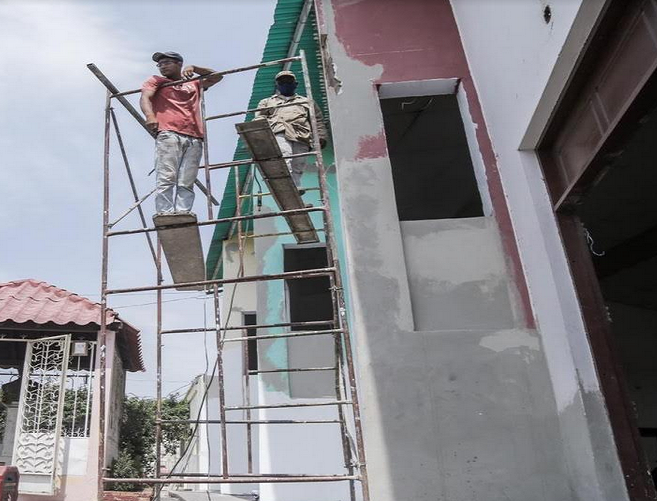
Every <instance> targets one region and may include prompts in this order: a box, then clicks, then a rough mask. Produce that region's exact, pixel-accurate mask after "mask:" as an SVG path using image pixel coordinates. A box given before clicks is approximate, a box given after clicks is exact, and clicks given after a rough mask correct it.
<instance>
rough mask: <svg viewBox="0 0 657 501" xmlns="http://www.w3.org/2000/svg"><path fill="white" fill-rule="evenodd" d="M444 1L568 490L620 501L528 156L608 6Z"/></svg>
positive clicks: (552, 226)
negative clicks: (492, 160) (503, 214)
mask: <svg viewBox="0 0 657 501" xmlns="http://www.w3.org/2000/svg"><path fill="white" fill-rule="evenodd" d="M451 4H452V7H453V10H454V14H455V18H456V21H457V24H458V29H459V33H460V36H461V39H462V43H463V46H464V50H465V53H466V55H467V59H468V64H469V67H470V71H471V73H472V76H473V81H474V84H475V87H476V89H477V92H478V96H479V99H480V101H481V105H482V110H483V113H484V115H485V117H486V124H487V127H488V130H489V134H490V137H491V140H492V143H493V148H494V150H495V153H496V156H497V163H498V170H499V174H500V177H501V180H502V185H503V188H504V193H505V198H506V201H507V205H508V208H509V213H510V216H511V219H512V221H513V226H514V229H515V232H516V236H517V242H518V248H519V250H520V254H521V257H522V262H523V269H524V273H525V277H526V280H527V283H528V289H529V293H530V297H531V302H532V310H533V313H534V317H535V320H536V323H537V325H538V327H539V331H540V333H541V344H542V346H543V349H544V351H545V354H546V360H547V363H548V368H549V371H550V378H551V380H552V387H553V389H554V394H555V398H556V403H557V409H558V412H559V421H560V430H561V436H562V441H563V443H564V445H565V448H566V451H567V453H566V461H567V465H568V468H569V470H570V472H569V475H570V476H571V478H572V479H573V480H572V482H573V487H574V489H575V492H576V493H577V496H578V498H579V499H608V500H623V499H627V491H626V489H625V486H624V479H623V477H622V472H621V470H620V467H619V463H618V455H617V452H616V446H615V443H614V440H613V436H612V434H611V430H610V425H609V420H608V417H607V410H606V408H605V403H604V399H603V397H602V394H601V391H600V386H599V381H598V376H597V374H596V369H595V366H594V363H593V358H592V355H591V350H590V346H589V343H588V340H587V336H586V332H585V330H584V325H583V322H582V314H581V311H580V309H579V305H578V301H577V297H576V294H575V290H574V287H573V283H572V278H571V276H570V272H569V269H568V264H567V262H566V258H565V253H564V249H563V245H562V243H561V238H560V235H559V231H558V228H557V224H556V221H555V217H554V212H553V210H552V206H551V203H550V199H549V196H548V193H547V190H546V186H545V181H544V178H543V174H542V171H541V166H540V164H539V161H538V157H537V155H536V153H535V152H534V151H532V150H533V149H534V148H537V147H538V145H539V143H540V138H541V135H542V134H543V132H544V130H545V128H546V127H547V124H548V123H549V120H550V117H551V115H552V113H554V111H555V109H556V107H557V106H558V103H559V99H560V96H561V95H562V93H563V92H564V90H565V89H566V87H567V84H568V80H569V78H570V76H571V74H572V73H573V71H574V69H575V68H576V64H577V61H578V60H579V58H580V57H581V54H582V52H583V51H584V50H585V47H586V45H587V43H588V40H589V38H590V36H591V33H592V31H593V30H594V28H595V26H596V24H597V23H598V21H599V19H600V16H601V15H602V13H603V12H604V10H605V8H606V6H607V5H608V4H609V2H608V1H607V0H586V1H582V0H552V1H549V2H548V1H547V0H540V1H529V2H486V1H484V0H452V1H451ZM548 6H549V7H550V10H551V17H550V19H549V21H548V22H546V21H545V19H544V10H545V9H546V8H547V7H548ZM484 19H485V22H482V20H484Z"/></svg>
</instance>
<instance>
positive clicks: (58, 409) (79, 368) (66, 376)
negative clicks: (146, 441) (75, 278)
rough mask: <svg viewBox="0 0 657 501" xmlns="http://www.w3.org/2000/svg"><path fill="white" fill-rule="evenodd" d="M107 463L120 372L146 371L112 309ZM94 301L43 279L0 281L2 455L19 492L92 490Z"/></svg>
mask: <svg viewBox="0 0 657 501" xmlns="http://www.w3.org/2000/svg"><path fill="white" fill-rule="evenodd" d="M108 317H109V318H108V319H107V325H108V329H109V330H108V332H107V352H106V354H107V360H108V363H107V373H106V374H107V376H106V377H107V380H106V381H107V386H106V395H107V397H106V398H107V400H106V401H107V407H106V414H107V418H106V419H107V421H106V422H107V432H106V438H105V441H106V442H105V443H106V453H107V457H106V464H110V463H111V460H112V459H113V458H114V457H116V455H117V454H118V446H119V425H120V419H121V409H122V404H123V397H124V390H125V374H126V372H127V371H132V372H134V371H143V370H144V366H143V361H142V359H141V341H140V337H139V331H138V330H137V329H135V328H134V327H133V326H131V325H130V324H128V323H127V322H125V321H123V320H122V319H120V318H119V316H118V315H117V314H116V313H115V312H113V311H111V310H110V313H109V315H108ZM99 328H100V305H99V304H98V303H94V302H92V301H90V300H89V299H87V298H84V297H82V296H78V295H77V294H73V293H71V292H69V291H66V290H64V289H60V288H58V287H55V286H53V285H50V284H47V283H45V282H39V281H36V280H16V281H13V282H8V283H3V284H0V369H1V371H0V388H1V390H2V391H1V397H2V398H0V464H6V465H13V466H16V467H18V469H19V472H20V475H21V476H20V483H19V496H18V501H89V500H90V499H96V497H97V495H98V493H97V489H98V482H97V466H98V436H99V430H98V413H99V392H100V388H99V382H98V377H97V373H98V364H99V357H100V354H99V353H98V350H97V349H96V346H97V343H98V341H97V336H98V330H99Z"/></svg>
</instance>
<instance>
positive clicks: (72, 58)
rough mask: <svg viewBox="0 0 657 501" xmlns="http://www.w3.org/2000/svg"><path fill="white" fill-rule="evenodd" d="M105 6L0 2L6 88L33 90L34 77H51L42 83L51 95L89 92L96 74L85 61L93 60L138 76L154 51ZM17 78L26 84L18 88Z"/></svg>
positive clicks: (123, 76) (117, 71)
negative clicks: (16, 84) (147, 49)
mask: <svg viewBox="0 0 657 501" xmlns="http://www.w3.org/2000/svg"><path fill="white" fill-rule="evenodd" d="M103 6H104V3H97V2H86V3H83V2H65V1H57V2H41V1H18V0H5V1H2V2H0V25H1V26H2V27H3V29H2V31H1V32H0V47H3V56H2V58H3V63H4V64H3V65H4V67H5V68H7V69H9V70H10V71H9V73H8V76H9V78H5V79H3V81H2V83H0V88H4V91H5V92H7V91H12V92H14V91H18V92H19V93H23V92H24V93H29V92H30V91H31V90H33V89H34V88H35V86H34V85H30V82H33V83H34V82H37V81H38V82H39V83H41V82H44V81H46V82H47V85H43V86H39V87H40V89H43V91H45V94H46V96H47V97H51V96H52V95H54V94H59V93H62V92H65V93H76V92H80V91H85V90H86V89H88V88H89V81H90V79H91V78H93V77H92V75H91V74H90V73H89V71H88V70H87V68H86V66H85V65H86V63H89V62H96V63H97V64H98V65H99V66H100V67H101V68H102V69H103V70H104V71H106V72H107V73H108V74H113V75H120V76H121V79H122V80H124V81H138V78H139V76H140V75H141V74H143V68H144V61H148V60H149V59H148V54H147V53H146V52H145V51H143V50H141V49H140V48H139V46H140V44H139V41H138V39H136V37H135V36H134V34H133V33H131V32H129V31H127V30H124V29H123V28H122V27H121V23H120V20H119V19H116V17H113V16H111V15H109V14H108V12H109V11H107V9H106V8H104V7H103ZM12 73H13V74H12ZM16 78H17V79H18V80H19V81H20V82H22V83H23V84H24V86H21V87H22V88H19V89H16V86H15V79H16ZM135 79H137V80H135ZM3 95H4V96H7V94H6V93H3ZM33 97H36V98H41V97H42V94H41V93H40V95H39V96H33Z"/></svg>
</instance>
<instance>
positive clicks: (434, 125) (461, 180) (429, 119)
mask: <svg viewBox="0 0 657 501" xmlns="http://www.w3.org/2000/svg"><path fill="white" fill-rule="evenodd" d="M381 111H382V113H383V123H384V126H385V133H386V141H387V144H388V154H389V156H390V163H391V164H392V177H393V181H394V185H395V199H396V201H397V212H398V214H399V220H400V221H418V220H424V219H451V218H465V217H477V216H483V215H484V213H483V208H482V204H481V196H480V194H479V188H478V187H477V180H476V178H475V175H474V168H473V165H472V159H471V157H470V150H469V148H468V142H467V138H466V135H465V129H464V127H463V120H462V118H461V112H460V110H459V106H458V102H457V100H456V95H455V94H447V95H438V96H422V97H404V98H395V99H383V100H381Z"/></svg>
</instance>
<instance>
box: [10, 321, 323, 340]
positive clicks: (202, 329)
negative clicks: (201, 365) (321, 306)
mask: <svg viewBox="0 0 657 501" xmlns="http://www.w3.org/2000/svg"><path fill="white" fill-rule="evenodd" d="M330 323H331V322H326V321H323V320H313V321H310V322H282V323H278V324H259V325H258V324H255V325H235V326H232V327H228V326H226V327H222V328H221V330H222V331H243V330H244V329H271V328H274V327H308V326H316V325H328V324H330ZM215 330H216V327H197V328H190V329H168V330H163V331H162V334H180V333H185V332H214V331H215ZM302 332H303V331H299V334H301V333H302ZM320 332H328V331H320ZM272 335H273V334H272ZM1 339H2V338H0V340H1ZM233 339H235V338H233ZM230 341H231V340H230V339H226V342H227V343H228V342H230Z"/></svg>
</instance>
